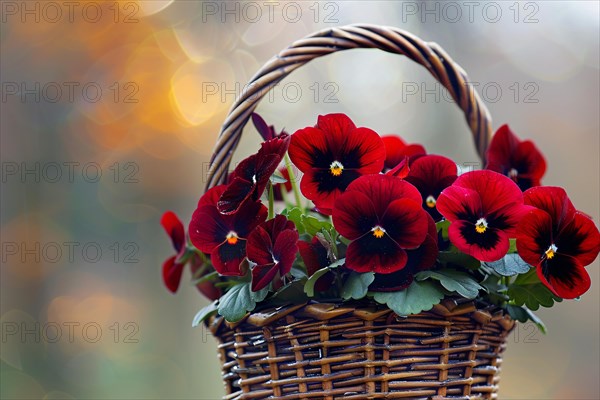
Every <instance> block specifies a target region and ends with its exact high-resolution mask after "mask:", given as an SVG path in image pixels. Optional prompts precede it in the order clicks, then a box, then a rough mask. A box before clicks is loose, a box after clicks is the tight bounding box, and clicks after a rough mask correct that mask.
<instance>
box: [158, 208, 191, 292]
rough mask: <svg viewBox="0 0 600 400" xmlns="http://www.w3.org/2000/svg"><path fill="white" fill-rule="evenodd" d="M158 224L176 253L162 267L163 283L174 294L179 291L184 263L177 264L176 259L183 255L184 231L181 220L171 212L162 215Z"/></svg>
mask: <svg viewBox="0 0 600 400" xmlns="http://www.w3.org/2000/svg"><path fill="white" fill-rule="evenodd" d="M160 224H161V225H162V226H163V228H164V229H165V231H166V232H167V235H169V237H170V238H171V242H172V243H173V248H174V249H175V251H176V252H177V253H176V254H175V255H174V256H172V257H169V258H168V259H167V260H166V261H165V262H164V263H163V266H162V277H163V282H164V283H165V286H166V287H167V289H169V290H170V291H171V293H175V292H176V291H177V289H179V284H180V283H181V275H182V274H183V267H184V266H185V264H184V263H178V262H177V258H179V257H180V256H182V255H183V253H185V244H186V243H185V229H184V228H183V224H182V223H181V220H180V219H179V218H178V217H177V215H176V214H175V213H174V212H172V211H167V212H165V213H164V214H163V216H162V218H161V219H160Z"/></svg>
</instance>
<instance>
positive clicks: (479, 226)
mask: <svg viewBox="0 0 600 400" xmlns="http://www.w3.org/2000/svg"><path fill="white" fill-rule="evenodd" d="M487 228H488V223H487V221H486V220H485V218H479V219H478V220H477V222H476V223H475V231H477V233H484V232H485V231H486V230H487Z"/></svg>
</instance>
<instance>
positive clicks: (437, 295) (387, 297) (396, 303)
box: [373, 281, 444, 315]
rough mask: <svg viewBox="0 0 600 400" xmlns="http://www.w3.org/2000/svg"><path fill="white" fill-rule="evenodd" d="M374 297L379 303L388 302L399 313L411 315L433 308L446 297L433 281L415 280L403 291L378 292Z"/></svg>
mask: <svg viewBox="0 0 600 400" xmlns="http://www.w3.org/2000/svg"><path fill="white" fill-rule="evenodd" d="M373 298H374V299H375V301H376V302H378V303H381V304H387V306H388V307H389V308H391V309H392V310H393V311H394V312H395V313H396V314H398V315H410V314H418V313H420V312H421V311H427V310H430V309H431V308H433V306H434V305H436V304H438V303H439V302H440V300H441V299H443V298H444V292H443V291H442V289H441V288H440V287H439V286H438V285H437V284H435V283H433V282H428V281H425V282H418V281H414V282H413V283H412V284H411V285H410V286H409V287H408V288H406V289H404V290H402V291H399V292H377V293H375V294H374V296H373Z"/></svg>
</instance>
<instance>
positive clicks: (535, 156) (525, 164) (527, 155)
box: [513, 140, 546, 180]
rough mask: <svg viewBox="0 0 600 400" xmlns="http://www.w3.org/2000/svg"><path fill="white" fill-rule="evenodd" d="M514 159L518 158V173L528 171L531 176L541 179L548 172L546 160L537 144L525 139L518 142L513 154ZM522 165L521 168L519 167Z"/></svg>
mask: <svg viewBox="0 0 600 400" xmlns="http://www.w3.org/2000/svg"><path fill="white" fill-rule="evenodd" d="M513 159H514V160H518V162H519V164H520V166H522V167H520V166H518V167H517V168H518V173H526V174H527V175H528V176H529V177H532V178H536V179H538V180H539V179H541V178H542V177H543V176H544V174H545V173H546V160H545V159H544V156H543V155H542V153H541V152H540V151H539V150H538V148H537V147H536V145H535V144H534V143H533V142H532V141H530V140H525V141H523V142H521V143H519V144H518V146H517V148H516V149H515V153H514V155H513ZM519 167H520V168H519Z"/></svg>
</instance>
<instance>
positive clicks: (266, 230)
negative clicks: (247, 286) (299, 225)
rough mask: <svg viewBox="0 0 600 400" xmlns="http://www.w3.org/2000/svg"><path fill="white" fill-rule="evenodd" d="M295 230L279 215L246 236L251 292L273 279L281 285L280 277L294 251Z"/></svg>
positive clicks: (292, 257) (275, 285) (292, 258)
mask: <svg viewBox="0 0 600 400" xmlns="http://www.w3.org/2000/svg"><path fill="white" fill-rule="evenodd" d="M298 237H299V236H298V231H297V230H296V226H295V225H294V223H293V222H292V221H288V219H287V218H286V217H285V216H283V215H277V216H275V218H273V219H270V220H268V221H266V222H263V223H262V224H260V225H259V226H257V227H256V229H254V231H252V233H251V234H250V236H248V260H250V261H252V262H253V263H255V264H256V265H255V266H254V267H252V291H254V292H256V291H259V290H261V289H263V288H265V287H266V286H267V285H269V283H271V282H273V284H274V288H275V289H277V288H278V287H280V286H281V278H283V277H284V276H285V275H286V274H288V273H289V272H290V270H291V269H292V265H293V264H294V260H295V259H296V253H297V252H298V244H297V243H298Z"/></svg>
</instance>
